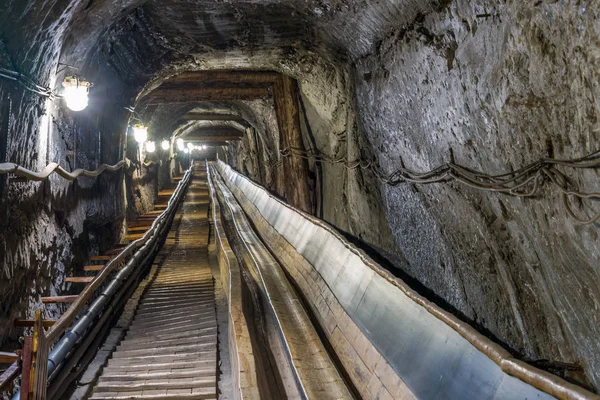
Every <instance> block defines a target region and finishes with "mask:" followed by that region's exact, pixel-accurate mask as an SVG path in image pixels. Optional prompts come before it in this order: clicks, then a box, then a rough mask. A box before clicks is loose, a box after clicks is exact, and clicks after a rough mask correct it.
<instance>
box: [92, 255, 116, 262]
mask: <svg viewBox="0 0 600 400" xmlns="http://www.w3.org/2000/svg"><path fill="white" fill-rule="evenodd" d="M113 258H115V256H92V258H90V260H92V261H110V260H112V259H113Z"/></svg>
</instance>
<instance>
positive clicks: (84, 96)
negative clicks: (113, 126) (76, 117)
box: [63, 76, 92, 111]
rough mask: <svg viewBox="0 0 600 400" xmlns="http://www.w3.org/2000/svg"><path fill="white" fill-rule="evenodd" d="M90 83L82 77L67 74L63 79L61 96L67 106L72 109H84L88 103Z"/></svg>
mask: <svg viewBox="0 0 600 400" xmlns="http://www.w3.org/2000/svg"><path fill="white" fill-rule="evenodd" d="M91 86H92V84H91V83H90V82H88V81H86V80H85V79H83V78H78V77H75V76H68V77H66V78H65V80H64V81H63V87H64V88H65V90H64V91H63V97H64V99H65V102H66V103H67V107H69V108H70V109H71V110H73V111H82V110H84V109H85V108H86V107H87V106H88V103H89V98H88V95H89V92H90V87H91Z"/></svg>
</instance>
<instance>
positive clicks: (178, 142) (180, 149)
mask: <svg viewBox="0 0 600 400" xmlns="http://www.w3.org/2000/svg"><path fill="white" fill-rule="evenodd" d="M184 148H185V147H184V146H183V139H181V138H179V139H177V150H179V151H183V149H184Z"/></svg>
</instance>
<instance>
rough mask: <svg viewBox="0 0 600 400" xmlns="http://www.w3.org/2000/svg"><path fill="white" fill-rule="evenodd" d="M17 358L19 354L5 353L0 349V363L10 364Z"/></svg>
mask: <svg viewBox="0 0 600 400" xmlns="http://www.w3.org/2000/svg"><path fill="white" fill-rule="evenodd" d="M18 359H19V356H18V355H17V354H15V353H6V352H3V351H0V364H12V363H14V362H15V361H17V360H18Z"/></svg>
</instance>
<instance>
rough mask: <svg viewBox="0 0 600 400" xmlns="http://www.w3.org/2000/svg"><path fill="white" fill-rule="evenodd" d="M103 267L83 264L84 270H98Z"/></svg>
mask: <svg viewBox="0 0 600 400" xmlns="http://www.w3.org/2000/svg"><path fill="white" fill-rule="evenodd" d="M103 268H104V265H84V267H83V270H84V271H100V270H102V269H103Z"/></svg>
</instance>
